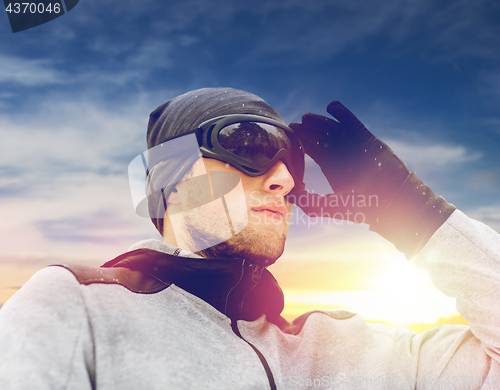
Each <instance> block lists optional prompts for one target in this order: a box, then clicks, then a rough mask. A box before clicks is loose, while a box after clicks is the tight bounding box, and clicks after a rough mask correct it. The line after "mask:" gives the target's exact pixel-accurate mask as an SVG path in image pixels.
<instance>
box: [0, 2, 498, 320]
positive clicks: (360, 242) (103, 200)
mask: <svg viewBox="0 0 500 390" xmlns="http://www.w3.org/2000/svg"><path fill="white" fill-rule="evenodd" d="M499 47H500V3H498V2H497V1H489V0H488V1H484V0H474V1H472V0H469V1H457V0H453V1H445V0H433V1H431V0H419V1H417V0H370V1H368V0H311V1H307V2H306V1H296V0H284V1H283V0H280V1H276V0H265V1H260V0H249V1H245V2H238V1H229V0H220V1H213V0H185V1H182V2H179V1H175V2H174V1H170V0H167V1H164V0H162V1H159V0H141V1H131V0H120V1H117V0H99V1H96V0H80V2H79V3H78V5H77V6H76V7H75V8H74V9H73V10H71V11H70V12H69V13H67V14H66V15H64V16H62V17H59V18H57V19H55V20H53V21H51V22H49V23H47V24H44V25H41V26H38V27H34V28H32V29H29V30H26V31H22V32H18V33H15V34H13V33H12V31H11V29H10V26H9V22H8V18H7V14H6V13H3V14H1V15H0V140H1V141H0V237H1V238H0V240H1V250H0V303H2V302H5V300H6V299H8V297H9V296H11V295H12V294H13V293H14V292H15V291H16V290H17V289H18V288H19V287H20V286H21V285H22V284H23V283H24V282H26V280H28V279H29V277H30V276H31V275H32V274H33V273H34V272H36V271H37V270H38V269H40V268H42V267H44V266H46V265H49V264H54V263H56V264H59V263H81V264H88V265H100V264H102V263H104V262H105V261H107V260H109V259H112V258H114V257H115V256H117V255H119V254H121V253H123V252H124V251H126V250H127V248H128V247H129V246H131V245H132V244H133V243H135V242H137V241H139V240H142V239H147V238H159V235H158V233H156V230H155V229H154V227H153V225H152V224H151V222H150V221H149V220H148V219H145V218H140V217H138V216H137V215H135V213H134V208H133V205H132V200H131V196H130V191H129V185H128V181H127V180H128V178H127V167H128V164H129V163H130V162H131V161H132V159H133V158H134V157H135V156H136V155H137V154H139V153H141V152H142V151H144V150H146V142H145V130H146V125H147V120H148V116H149V113H150V112H151V111H153V110H154V109H155V108H156V107H157V106H158V105H160V104H161V103H163V102H164V101H166V100H168V99H170V98H172V97H174V96H177V95H179V94H181V93H184V92H187V91H190V90H193V89H197V88H202V87H234V88H239V89H243V90H246V91H248V92H252V93H255V94H257V95H259V96H261V97H263V98H264V99H265V100H266V101H267V102H268V103H270V104H271V105H272V106H273V107H274V108H275V109H276V110H277V111H278V112H279V113H280V114H281V116H282V117H283V118H284V120H285V122H287V123H289V122H293V121H300V118H301V116H302V115H303V114H304V113H305V112H308V111H311V112H315V113H318V114H324V115H327V114H326V106H327V105H328V103H329V102H330V101H332V100H339V101H341V102H342V103H343V104H344V105H345V106H346V107H348V108H349V109H350V110H351V111H353V112H354V113H355V114H356V115H357V116H358V118H359V119H360V120H361V121H362V122H363V123H364V124H365V125H366V126H367V127H368V128H369V129H370V130H371V131H372V132H373V133H374V134H375V135H376V136H377V137H379V138H380V139H382V140H383V141H384V142H386V143H387V144H388V145H389V146H390V147H391V148H392V149H393V150H394V151H395V152H396V153H397V154H398V155H399V156H400V157H401V158H402V159H403V160H404V161H405V162H406V164H407V165H408V167H409V168H410V170H411V171H414V172H416V173H417V175H419V177H420V178H421V179H422V180H423V181H424V182H425V183H426V184H427V185H429V186H430V187H431V188H432V189H433V190H434V192H436V193H437V194H440V195H442V196H444V197H445V198H446V199H447V200H448V201H449V202H451V203H453V204H455V205H456V206H457V207H458V208H459V209H461V210H462V211H464V212H465V213H466V214H467V215H469V216H470V217H473V218H476V219H478V220H480V221H482V222H484V223H486V224H488V225H489V226H491V227H492V228H494V229H496V230H497V231H499V232H500V199H499V194H500V153H499V147H500V50H499ZM306 185H307V187H308V188H309V189H310V190H315V191H316V192H318V193H328V192H329V191H330V190H329V187H328V185H327V183H326V181H325V180H324V178H322V176H321V173H320V171H319V169H318V168H317V167H316V166H315V165H314V163H313V162H312V161H308V162H307V174H306ZM288 238H289V239H288V241H287V246H286V250H285V253H284V255H283V257H282V258H281V259H280V260H279V261H278V262H277V263H276V264H275V265H273V266H272V267H271V271H272V272H273V273H274V274H275V276H276V277H277V279H278V281H280V284H281V285H282V287H283V289H284V291H285V297H286V299H287V302H288V303H287V307H286V312H285V314H286V315H287V316H288V318H293V317H294V316H295V315H299V314H301V313H303V312H305V311H307V310H310V309H312V308H322V309H335V308H341V309H349V310H354V311H358V312H360V313H361V314H362V315H364V316H365V318H367V319H368V320H373V321H385V322H388V323H391V324H396V325H399V324H402V325H406V324H410V323H417V322H423V323H427V322H428V323H432V322H435V321H437V320H438V318H440V317H450V316H456V315H457V313H456V311H455V309H454V302H453V300H452V299H451V298H447V297H445V296H443V295H442V294H441V293H440V292H439V291H437V290H436V289H435V288H433V287H432V286H431V285H430V282H429V280H428V277H427V276H426V274H425V273H423V272H421V270H416V269H413V268H411V267H410V266H409V265H408V264H407V261H406V260H405V258H404V256H403V255H402V254H400V253H398V252H397V251H396V250H395V249H394V247H393V246H392V244H390V243H388V242H386V241H385V240H384V239H382V238H380V237H379V236H377V235H376V234H375V233H372V232H369V231H368V228H367V227H366V226H364V225H351V224H347V223H345V222H344V223H336V222H335V221H332V220H329V221H324V220H321V221H318V220H307V219H304V218H300V212H299V211H296V217H295V219H294V218H293V217H292V226H291V229H290V232H289V237H288ZM415 291H418V292H419V293H418V294H416V293H415ZM417 297H418V299H417Z"/></svg>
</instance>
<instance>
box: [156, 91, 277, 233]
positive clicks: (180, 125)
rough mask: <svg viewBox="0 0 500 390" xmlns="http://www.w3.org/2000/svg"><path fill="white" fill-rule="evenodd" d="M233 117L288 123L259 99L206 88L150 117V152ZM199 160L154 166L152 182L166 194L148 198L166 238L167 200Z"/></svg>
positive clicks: (194, 157) (177, 99) (184, 159)
mask: <svg viewBox="0 0 500 390" xmlns="http://www.w3.org/2000/svg"><path fill="white" fill-rule="evenodd" d="M230 114H253V115H260V116H263V117H266V118H270V119H274V120H276V121H279V122H282V123H284V122H283V119H282V118H281V117H280V116H279V114H278V113H277V112H276V111H275V110H274V109H273V108H272V107H271V106H270V105H269V104H268V103H267V102H266V101H264V99H262V98H260V97H258V96H257V95H254V94H251V93H248V92H245V91H241V90H238V89H233V88H202V89H198V90H195V91H191V92H187V93H185V94H183V95H180V96H177V97H175V98H173V99H171V100H169V101H167V102H165V103H163V104H162V105H161V106H159V107H158V108H157V109H156V110H154V111H153V112H152V113H151V114H150V116H149V124H148V133H147V142H148V149H151V148H153V147H155V146H157V145H160V144H162V143H163V142H165V141H167V140H168V139H170V138H172V137H174V136H177V135H179V134H182V133H185V132H187V131H189V130H193V129H196V128H197V127H198V126H199V125H200V124H202V123H203V122H205V121H207V120H209V119H212V118H215V117H218V116H222V115H230ZM198 158H199V154H196V155H194V154H191V155H189V156H183V157H182V158H179V159H175V160H173V159H169V160H168V161H166V162H164V163H163V164H162V163H160V164H157V166H156V167H151V166H150V169H149V176H148V182H149V183H155V184H154V186H153V187H154V188H164V190H163V192H160V191H157V192H156V193H153V194H150V195H149V196H148V209H149V215H150V217H151V220H152V222H153V224H154V225H155V226H156V228H157V229H158V231H159V232H160V234H163V218H160V216H163V215H164V214H165V209H166V201H165V200H166V199H167V198H168V196H169V194H170V192H172V190H173V189H174V187H175V185H176V184H177V183H178V182H179V181H180V180H181V179H182V177H184V175H185V174H186V173H187V172H188V171H189V170H190V169H191V167H192V166H193V164H194V163H195V162H196V160H197V159H198ZM160 165H161V167H160ZM155 168H158V169H155Z"/></svg>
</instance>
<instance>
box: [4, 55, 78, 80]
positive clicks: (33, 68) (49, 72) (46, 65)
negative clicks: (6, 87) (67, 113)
mask: <svg viewBox="0 0 500 390" xmlns="http://www.w3.org/2000/svg"><path fill="white" fill-rule="evenodd" d="M0 64H2V66H1V67H0V83H4V84H18V85H23V86H28V87H35V86H45V85H54V84H63V83H66V82H67V81H68V78H67V76H66V75H65V74H64V73H62V72H60V71H58V70H57V69H56V67H55V64H54V63H53V62H52V61H50V60H42V59H37V60H32V59H25V58H21V57H14V56H0Z"/></svg>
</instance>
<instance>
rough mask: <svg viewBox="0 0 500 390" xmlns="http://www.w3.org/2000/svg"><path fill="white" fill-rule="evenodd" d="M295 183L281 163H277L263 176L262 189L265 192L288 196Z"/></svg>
mask: <svg viewBox="0 0 500 390" xmlns="http://www.w3.org/2000/svg"><path fill="white" fill-rule="evenodd" d="M294 185H295V182H294V180H293V177H292V175H291V174H290V172H289V171H288V168H287V167H286V165H285V164H284V163H283V161H281V160H280V161H278V162H277V163H276V164H274V165H273V166H272V168H271V169H270V170H269V171H267V172H266V173H265V174H264V187H265V188H266V190H267V191H272V192H274V193H280V194H282V195H286V194H288V193H289V192H290V191H291V190H292V188H293V187H294Z"/></svg>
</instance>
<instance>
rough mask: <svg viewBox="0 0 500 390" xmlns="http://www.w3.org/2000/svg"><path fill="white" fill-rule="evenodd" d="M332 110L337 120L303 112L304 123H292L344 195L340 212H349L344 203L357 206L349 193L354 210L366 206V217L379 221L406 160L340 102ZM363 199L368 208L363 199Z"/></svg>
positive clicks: (339, 194)
mask: <svg viewBox="0 0 500 390" xmlns="http://www.w3.org/2000/svg"><path fill="white" fill-rule="evenodd" d="M327 111H328V112H329V113H330V114H331V115H332V116H334V117H335V118H336V119H337V120H335V119H331V118H327V117H324V116H321V115H316V114H312V113H307V114H305V115H304V116H303V117H302V124H299V123H291V124H290V127H291V128H292V129H293V130H294V131H295V132H296V134H297V136H298V137H299V138H300V139H301V141H302V143H303V145H304V149H305V152H306V153H307V154H308V155H309V156H311V158H312V159H313V160H314V161H315V162H316V163H317V164H318V165H319V166H320V168H321V170H322V171H323V174H324V175H325V177H326V179H327V180H328V182H329V183H330V186H331V187H332V189H333V190H334V191H335V194H336V196H337V197H340V198H344V199H342V200H339V202H337V203H338V206H337V212H336V214H337V215H340V214H338V213H339V212H340V213H343V214H345V210H344V209H343V208H342V204H344V205H347V204H351V205H352V204H353V202H352V201H349V198H348V197H354V196H357V199H356V200H355V202H354V206H353V207H355V208H356V210H355V209H352V210H351V211H353V212H354V211H359V210H361V209H362V210H363V211H364V212H366V214H367V215H366V216H367V217H368V220H367V222H370V220H376V218H377V217H378V216H379V215H378V214H380V212H381V211H382V210H383V209H384V208H385V207H386V206H387V205H388V204H389V202H390V201H391V200H392V198H393V197H394V196H395V195H396V193H397V192H398V190H399V188H400V187H401V185H402V184H403V183H404V181H405V180H406V178H407V177H408V175H409V174H410V172H409V170H408V168H407V167H406V165H405V163H404V162H403V161H401V160H400V159H399V157H398V156H396V155H395V154H394V152H393V151H392V150H391V149H390V148H389V147H388V146H387V145H386V144H385V143H383V142H382V141H380V140H379V139H378V138H377V137H375V136H374V135H373V134H372V133H370V131H368V129H367V128H366V127H365V126H364V125H363V124H362V123H361V122H360V121H359V120H358V118H356V117H355V116H354V115H353V114H352V113H351V112H350V111H349V110H348V109H347V108H345V107H344V106H343V105H342V104H341V103H340V102H337V101H334V102H331V103H330V104H329V105H328V108H327ZM297 194H298V193H297ZM302 195H304V192H302ZM359 195H362V197H360V196H359ZM309 196H310V195H309ZM313 196H314V195H313ZM302 199H305V198H302ZM363 199H364V200H365V201H366V203H365V205H364V208H363V205H361V204H359V203H360V202H362V201H363ZM325 200H326V199H325ZM332 200H333V199H332V198H331V196H330V201H329V202H328V203H325V204H324V207H323V213H324V212H325V211H326V205H327V204H333V202H332ZM368 200H370V202H369V203H370V204H369V205H368ZM311 204H318V202H317V201H316V203H314V202H313V203H311ZM299 205H300V204H299ZM368 206H370V207H369V208H368ZM341 208H342V209H341ZM306 210H307V211H306V213H309V214H310V213H312V212H314V209H310V208H309V209H306ZM316 211H317V210H316ZM330 211H334V210H330Z"/></svg>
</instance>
